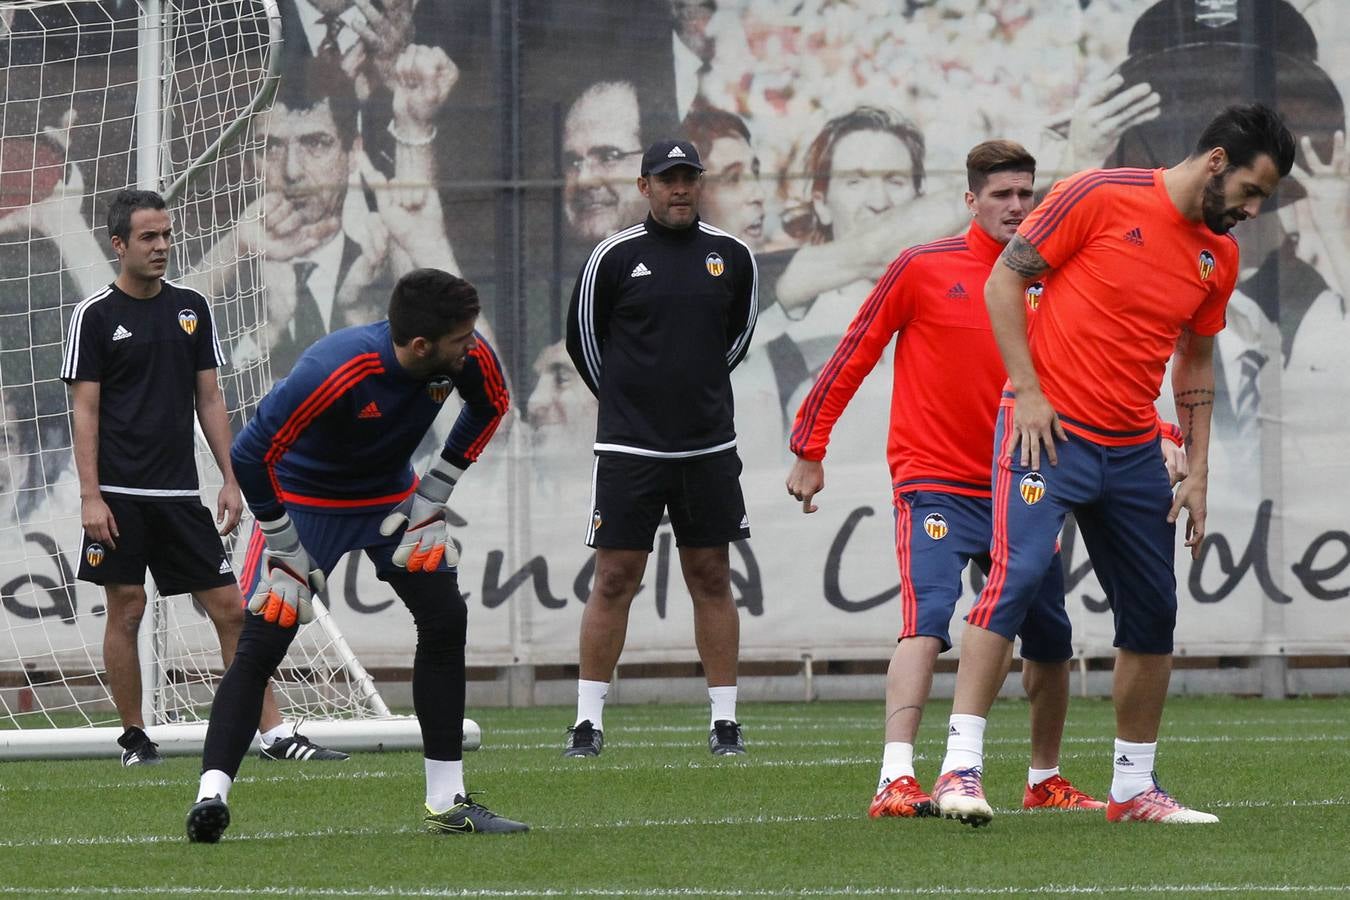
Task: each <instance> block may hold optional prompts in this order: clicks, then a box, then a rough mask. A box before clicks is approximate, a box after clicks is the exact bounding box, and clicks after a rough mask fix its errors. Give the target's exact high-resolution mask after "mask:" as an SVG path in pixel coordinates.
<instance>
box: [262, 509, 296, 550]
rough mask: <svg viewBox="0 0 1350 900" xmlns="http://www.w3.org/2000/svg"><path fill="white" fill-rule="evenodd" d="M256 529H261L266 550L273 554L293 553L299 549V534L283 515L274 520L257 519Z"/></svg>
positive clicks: (289, 518) (289, 519)
mask: <svg viewBox="0 0 1350 900" xmlns="http://www.w3.org/2000/svg"><path fill="white" fill-rule="evenodd" d="M258 527H259V528H261V529H262V533H263V540H265V541H266V542H267V549H269V550H271V551H272V552H273V553H294V552H295V551H296V550H297V549H299V547H300V534H299V532H297V531H296V530H295V524H294V523H293V522H291V517H290V516H288V515H286V514H285V513H282V514H281V516H280V517H278V518H276V519H265V520H264V519H259V520H258Z"/></svg>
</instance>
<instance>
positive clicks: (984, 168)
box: [966, 140, 1036, 194]
mask: <svg viewBox="0 0 1350 900" xmlns="http://www.w3.org/2000/svg"><path fill="white" fill-rule="evenodd" d="M995 172H1026V173H1028V174H1030V175H1031V176H1032V177H1033V178H1035V177H1036V157H1034V156H1032V155H1031V154H1030V153H1028V152H1027V148H1026V147H1023V146H1022V145H1021V144H1019V143H1017V142H1016V141H1004V140H994V141H984V142H983V143H980V144H976V145H975V146H974V147H972V148H971V150H970V152H969V153H967V154H966V186H967V187H969V188H970V192H971V193H972V194H978V193H979V192H980V190H981V189H983V188H984V186H985V185H986V184H988V183H989V176H990V175H993V174H994V173H995Z"/></svg>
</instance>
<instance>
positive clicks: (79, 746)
mask: <svg viewBox="0 0 1350 900" xmlns="http://www.w3.org/2000/svg"><path fill="white" fill-rule="evenodd" d="M206 725H207V723H205V722H187V723H184V724H181V725H151V726H149V727H148V728H146V733H147V734H148V735H150V739H151V740H152V741H154V742H155V743H157V744H158V745H159V752H160V753H161V754H163V755H164V756H200V755H201V752H202V745H203V744H204V743H205V742H206ZM304 734H305V736H306V737H308V738H309V739H311V740H313V741H314V742H315V743H318V744H322V745H323V746H325V747H332V748H333V749H334V750H342V751H345V752H352V753H379V752H382V751H396V750H420V749H422V732H421V729H420V728H419V727H418V724H417V718H416V717H414V716H400V717H397V718H389V719H330V720H328V721H319V720H316V719H309V720H306V721H305V723H304ZM121 735H122V729H121V728H120V727H103V726H100V727H95V728H30V729H15V730H3V731H0V760H19V759H97V758H99V757H112V756H114V755H115V754H116V753H117V739H118V738H119V737H121ZM482 743H483V730H482V729H481V728H479V726H478V723H477V722H475V721H474V720H473V719H465V720H464V749H465V750H477V749H478V748H479V747H480V746H482Z"/></svg>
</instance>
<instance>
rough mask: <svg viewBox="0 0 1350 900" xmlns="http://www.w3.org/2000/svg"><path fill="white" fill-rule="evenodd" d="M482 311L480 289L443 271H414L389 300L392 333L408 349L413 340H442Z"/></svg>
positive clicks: (401, 282)
mask: <svg viewBox="0 0 1350 900" xmlns="http://www.w3.org/2000/svg"><path fill="white" fill-rule="evenodd" d="M481 311H482V306H481V305H480V304H479V302H478V290H477V289H476V288H475V287H474V286H473V285H471V284H469V282H467V281H465V280H464V279H463V278H460V277H458V276H456V275H451V274H450V273H449V272H442V271H441V270H440V269H413V270H412V271H411V272H409V273H408V274H406V275H404V276H403V277H402V278H400V279H399V280H398V283H397V284H395V285H394V292H393V294H391V295H390V297H389V334H390V336H391V337H392V338H393V339H394V343H395V344H398V345H399V346H400V347H402V346H405V345H406V344H408V343H409V342H411V341H412V339H413V338H417V337H423V338H426V339H427V340H429V341H436V340H440V339H441V338H443V337H445V336H446V335H447V334H449V333H450V332H451V331H452V330H454V329H455V327H457V326H459V325H463V324H464V323H465V322H469V321H472V320H473V318H474V316H476V315H478V313H479V312H481Z"/></svg>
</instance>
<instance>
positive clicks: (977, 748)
mask: <svg viewBox="0 0 1350 900" xmlns="http://www.w3.org/2000/svg"><path fill="white" fill-rule="evenodd" d="M985 722H986V719H985V718H984V716H964V715H959V714H957V713H953V714H952V717H951V718H950V719H948V720H947V755H946V756H944V757H943V758H942V771H941V772H940V773H939V774H941V775H946V774H947V773H948V772H954V771H956V770H957V769H979V768H983V767H984V725H985Z"/></svg>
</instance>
